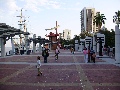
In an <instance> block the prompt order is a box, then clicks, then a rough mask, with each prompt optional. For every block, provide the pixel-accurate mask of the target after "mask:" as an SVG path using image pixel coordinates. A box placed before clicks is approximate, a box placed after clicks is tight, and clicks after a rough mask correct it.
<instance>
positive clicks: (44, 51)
mask: <svg viewBox="0 0 120 90" xmlns="http://www.w3.org/2000/svg"><path fill="white" fill-rule="evenodd" d="M42 56H43V57H44V63H47V57H48V56H49V53H48V50H47V49H45V50H43V52H42Z"/></svg>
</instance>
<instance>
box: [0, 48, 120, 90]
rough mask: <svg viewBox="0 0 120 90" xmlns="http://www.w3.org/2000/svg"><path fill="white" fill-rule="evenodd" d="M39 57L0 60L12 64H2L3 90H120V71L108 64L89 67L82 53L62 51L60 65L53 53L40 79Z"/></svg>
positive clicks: (97, 61)
mask: <svg viewBox="0 0 120 90" xmlns="http://www.w3.org/2000/svg"><path fill="white" fill-rule="evenodd" d="M37 55H40V53H37V54H34V55H33V54H32V55H28V56H13V57H8V58H0V62H10V63H11V64H0V90H120V67H118V66H115V65H113V64H107V62H106V61H104V60H100V59H98V58H96V63H95V64H93V63H88V64H85V63H84V59H83V56H81V55H83V54H82V53H80V52H77V53H75V54H74V55H73V54H71V53H70V51H68V50H62V52H61V53H60V56H59V59H58V61H57V62H56V61H55V58H54V52H51V53H50V56H49V58H48V63H46V64H44V65H42V66H41V71H42V72H43V75H42V76H37V69H36V67H35V64H36V57H37ZM79 55H80V56H79ZM12 62H19V64H12ZM24 62H29V63H34V64H32V65H29V64H22V63H24ZM41 62H42V63H43V57H42V56H41ZM101 63H103V64H101ZM63 64H64V65H63Z"/></svg>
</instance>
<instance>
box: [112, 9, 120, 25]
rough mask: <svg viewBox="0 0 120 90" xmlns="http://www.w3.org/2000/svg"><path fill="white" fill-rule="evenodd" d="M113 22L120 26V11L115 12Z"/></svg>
mask: <svg viewBox="0 0 120 90" xmlns="http://www.w3.org/2000/svg"><path fill="white" fill-rule="evenodd" d="M116 21H118V22H116ZM113 22H116V23H117V24H118V25H119V24H120V11H119V10H118V12H115V16H113Z"/></svg>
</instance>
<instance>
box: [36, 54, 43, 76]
mask: <svg viewBox="0 0 120 90" xmlns="http://www.w3.org/2000/svg"><path fill="white" fill-rule="evenodd" d="M40 66H41V62H40V57H39V56H38V57H37V69H38V75H37V76H40V74H41V75H42V72H41V71H40Z"/></svg>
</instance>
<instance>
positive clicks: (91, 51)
mask: <svg viewBox="0 0 120 90" xmlns="http://www.w3.org/2000/svg"><path fill="white" fill-rule="evenodd" d="M93 53H94V50H93V48H91V50H90V55H91V56H90V57H91V61H92V60H93V59H92V55H93Z"/></svg>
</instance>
